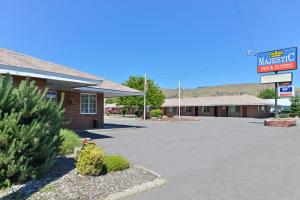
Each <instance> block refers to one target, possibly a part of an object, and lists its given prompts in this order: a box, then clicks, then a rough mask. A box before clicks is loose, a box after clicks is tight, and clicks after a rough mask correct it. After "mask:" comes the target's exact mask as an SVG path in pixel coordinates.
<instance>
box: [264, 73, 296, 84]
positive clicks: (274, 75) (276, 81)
mask: <svg viewBox="0 0 300 200" xmlns="http://www.w3.org/2000/svg"><path fill="white" fill-rule="evenodd" d="M287 74H290V75H291V80H283V81H278V80H275V81H272V82H265V83H262V77H266V76H273V77H276V76H280V75H287ZM292 81H293V73H292V72H288V73H281V74H266V75H261V76H260V84H271V83H281V82H292Z"/></svg>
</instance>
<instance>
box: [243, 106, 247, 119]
mask: <svg viewBox="0 0 300 200" xmlns="http://www.w3.org/2000/svg"><path fill="white" fill-rule="evenodd" d="M242 117H247V106H243V107H242Z"/></svg>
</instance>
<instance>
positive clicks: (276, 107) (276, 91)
mask: <svg viewBox="0 0 300 200" xmlns="http://www.w3.org/2000/svg"><path fill="white" fill-rule="evenodd" d="M277 73H278V72H277V71H276V72H275V74H277ZM275 118H278V82H276V83H275Z"/></svg>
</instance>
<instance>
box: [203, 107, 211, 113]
mask: <svg viewBox="0 0 300 200" xmlns="http://www.w3.org/2000/svg"><path fill="white" fill-rule="evenodd" d="M202 112H203V113H208V112H210V107H208V106H203V107H202Z"/></svg>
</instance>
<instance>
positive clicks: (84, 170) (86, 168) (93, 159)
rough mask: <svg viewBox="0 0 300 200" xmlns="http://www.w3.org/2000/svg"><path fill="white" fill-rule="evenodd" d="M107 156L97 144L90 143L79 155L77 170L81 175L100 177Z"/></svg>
mask: <svg viewBox="0 0 300 200" xmlns="http://www.w3.org/2000/svg"><path fill="white" fill-rule="evenodd" d="M104 157H105V154H104V152H103V150H102V149H101V148H100V147H97V146H96V144H95V143H88V144H87V145H86V146H85V147H84V148H83V149H82V150H81V151H80V152H79V154H78V157H77V163H76V168H77V171H78V172H79V174H81V175H92V176H98V175H100V173H101V171H102V167H103V162H104Z"/></svg>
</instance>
